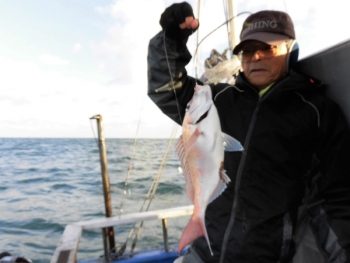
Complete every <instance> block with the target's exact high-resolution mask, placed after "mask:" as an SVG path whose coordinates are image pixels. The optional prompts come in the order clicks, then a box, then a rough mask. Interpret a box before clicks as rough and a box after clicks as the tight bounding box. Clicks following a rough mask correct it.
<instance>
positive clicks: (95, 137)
mask: <svg viewBox="0 0 350 263" xmlns="http://www.w3.org/2000/svg"><path fill="white" fill-rule="evenodd" d="M90 127H91V130H92V134H93V135H94V139H95V142H96V145H97V147H100V146H99V145H98V141H97V136H96V134H95V131H94V128H93V127H92V120H91V118H90Z"/></svg>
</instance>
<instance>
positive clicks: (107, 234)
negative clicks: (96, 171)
mask: <svg viewBox="0 0 350 263" xmlns="http://www.w3.org/2000/svg"><path fill="white" fill-rule="evenodd" d="M90 119H96V120H97V128H98V140H99V143H98V146H99V150H100V162H101V175H102V186H103V193H104V200H105V210H106V217H112V216H113V213H112V202H111V192H110V185H109V176H108V168H107V151H106V144H105V137H104V129H103V120H102V116H101V115H95V116H92V117H91V118H90ZM103 239H104V244H105V240H108V245H109V246H108V248H109V249H108V250H109V252H111V251H112V249H114V248H115V240H114V230H113V227H108V228H107V229H106V231H103ZM105 250H106V247H105ZM106 260H109V259H108V258H106Z"/></svg>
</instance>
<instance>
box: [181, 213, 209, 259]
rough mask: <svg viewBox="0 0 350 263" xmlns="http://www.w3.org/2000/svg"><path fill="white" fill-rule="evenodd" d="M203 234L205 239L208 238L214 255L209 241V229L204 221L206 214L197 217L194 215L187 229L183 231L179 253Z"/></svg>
mask: <svg viewBox="0 0 350 263" xmlns="http://www.w3.org/2000/svg"><path fill="white" fill-rule="evenodd" d="M201 236H204V237H205V239H206V240H207V243H208V246H209V250H210V253H211V255H213V251H212V250H211V246H210V242H209V237H208V233H207V229H206V227H205V223H204V215H202V216H200V217H199V218H195V217H194V216H193V215H192V217H191V219H190V221H189V222H188V224H187V226H186V227H185V230H184V231H183V232H182V235H181V238H180V241H179V245H178V253H179V254H180V253H181V251H182V250H183V249H184V248H185V246H187V245H188V244H190V243H192V242H193V241H194V240H196V239H197V238H199V237H201Z"/></svg>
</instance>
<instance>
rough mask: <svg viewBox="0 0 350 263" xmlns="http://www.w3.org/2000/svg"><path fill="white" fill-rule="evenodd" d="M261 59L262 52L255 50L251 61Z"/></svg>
mask: <svg viewBox="0 0 350 263" xmlns="http://www.w3.org/2000/svg"><path fill="white" fill-rule="evenodd" d="M260 59H261V52H260V50H255V51H254V52H253V55H252V58H251V61H258V60H260Z"/></svg>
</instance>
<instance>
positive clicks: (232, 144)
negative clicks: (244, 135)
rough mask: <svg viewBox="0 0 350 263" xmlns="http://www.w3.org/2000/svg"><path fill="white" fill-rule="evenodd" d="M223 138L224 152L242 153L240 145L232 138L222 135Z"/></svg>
mask: <svg viewBox="0 0 350 263" xmlns="http://www.w3.org/2000/svg"><path fill="white" fill-rule="evenodd" d="M222 136H223V137H224V149H225V151H226V152H235V151H243V146H242V144H241V143H240V142H239V141H238V140H236V139H235V138H233V137H232V136H230V135H228V134H226V133H222Z"/></svg>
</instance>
